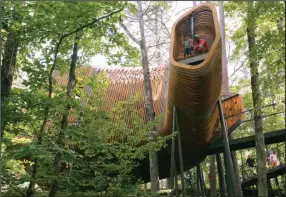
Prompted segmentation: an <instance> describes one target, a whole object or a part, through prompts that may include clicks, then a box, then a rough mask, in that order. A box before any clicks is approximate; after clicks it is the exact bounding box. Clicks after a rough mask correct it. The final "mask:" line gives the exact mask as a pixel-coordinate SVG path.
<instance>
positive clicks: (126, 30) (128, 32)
mask: <svg viewBox="0 0 286 197" xmlns="http://www.w3.org/2000/svg"><path fill="white" fill-rule="evenodd" d="M120 26H121V27H122V28H123V29H124V31H125V32H126V34H127V35H128V36H129V38H131V39H132V40H133V41H134V42H135V43H136V44H138V45H140V43H139V41H138V40H137V39H136V38H135V37H134V36H133V35H132V34H131V32H130V31H129V30H128V28H127V27H126V26H125V25H124V24H123V23H121V24H120Z"/></svg>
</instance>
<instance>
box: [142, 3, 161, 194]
mask: <svg viewBox="0 0 286 197" xmlns="http://www.w3.org/2000/svg"><path fill="white" fill-rule="evenodd" d="M137 5H138V9H137V12H138V13H137V14H138V20H139V28H140V42H139V43H140V49H141V58H142V67H143V74H144V91H145V103H146V112H147V121H152V120H154V118H155V112H154V107H153V100H152V89H151V79H150V71H149V65H148V56H147V48H146V41H145V35H144V23H143V13H142V5H141V2H140V1H137ZM154 130H155V128H153V131H150V138H151V140H155V135H156V132H155V131H154ZM149 163H150V181H151V191H152V192H153V193H156V192H157V191H159V172H158V158H157V153H156V152H154V151H153V150H150V151H149ZM154 195H155V194H154ZM155 196H156V195H155Z"/></svg>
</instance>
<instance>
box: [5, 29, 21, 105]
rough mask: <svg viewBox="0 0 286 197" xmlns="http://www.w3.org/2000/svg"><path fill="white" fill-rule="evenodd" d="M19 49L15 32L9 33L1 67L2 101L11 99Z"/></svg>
mask: <svg viewBox="0 0 286 197" xmlns="http://www.w3.org/2000/svg"><path fill="white" fill-rule="evenodd" d="M18 47H19V40H18V37H17V35H16V34H15V33H14V32H12V31H11V32H9V33H8V36H7V41H6V43H5V49H4V55H3V60H2V66H1V101H2V102H3V101H4V100H5V99H7V98H9V96H10V92H11V87H12V82H13V75H14V69H15V65H16V57H17V52H18Z"/></svg>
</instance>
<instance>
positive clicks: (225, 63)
mask: <svg viewBox="0 0 286 197" xmlns="http://www.w3.org/2000/svg"><path fill="white" fill-rule="evenodd" d="M219 16H220V29H221V43H222V84H223V91H224V92H229V83H228V60H227V56H226V45H225V18H224V4H223V1H220V2H219ZM232 138H233V137H232V134H230V135H229V139H230V140H231V139H232ZM231 158H232V163H233V167H234V172H235V174H236V181H237V184H238V191H239V195H240V196H243V194H242V189H241V182H240V176H239V174H240V173H239V167H238V164H237V157H236V152H235V151H232V152H231Z"/></svg>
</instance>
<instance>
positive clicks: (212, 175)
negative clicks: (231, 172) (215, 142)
mask: <svg viewBox="0 0 286 197" xmlns="http://www.w3.org/2000/svg"><path fill="white" fill-rule="evenodd" d="M210 188H211V196H216V170H215V155H211V156H210Z"/></svg>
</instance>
